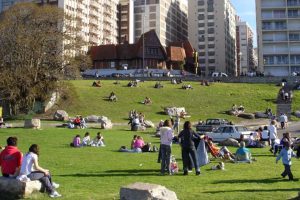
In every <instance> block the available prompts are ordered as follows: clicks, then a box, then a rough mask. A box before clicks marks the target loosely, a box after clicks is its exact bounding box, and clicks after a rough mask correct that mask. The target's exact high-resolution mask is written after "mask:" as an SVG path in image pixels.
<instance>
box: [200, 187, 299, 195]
mask: <svg viewBox="0 0 300 200" xmlns="http://www.w3.org/2000/svg"><path fill="white" fill-rule="evenodd" d="M279 191H281V192H298V191H299V188H285V189H283V188H282V189H278V188H274V189H246V190H218V191H207V192H203V193H210V194H218V193H228V192H279Z"/></svg>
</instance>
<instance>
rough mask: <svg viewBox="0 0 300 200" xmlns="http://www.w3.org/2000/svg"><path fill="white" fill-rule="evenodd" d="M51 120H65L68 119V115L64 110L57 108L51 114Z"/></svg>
mask: <svg viewBox="0 0 300 200" xmlns="http://www.w3.org/2000/svg"><path fill="white" fill-rule="evenodd" d="M53 120H56V121H67V120H69V115H68V113H67V112H66V111H64V110H57V111H56V112H55V113H54V115H53Z"/></svg>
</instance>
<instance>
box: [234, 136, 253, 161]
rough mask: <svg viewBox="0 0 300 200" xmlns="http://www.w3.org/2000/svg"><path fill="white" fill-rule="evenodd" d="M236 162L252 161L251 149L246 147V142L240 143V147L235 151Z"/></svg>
mask: <svg viewBox="0 0 300 200" xmlns="http://www.w3.org/2000/svg"><path fill="white" fill-rule="evenodd" d="M235 162H249V163H250V162H251V153H250V150H249V149H247V148H246V147H245V142H244V141H242V142H241V143H240V147H239V148H238V149H237V150H236V153H235Z"/></svg>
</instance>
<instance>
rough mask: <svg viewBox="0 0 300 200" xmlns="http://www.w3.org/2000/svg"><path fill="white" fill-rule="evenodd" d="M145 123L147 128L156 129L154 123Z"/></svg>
mask: <svg viewBox="0 0 300 200" xmlns="http://www.w3.org/2000/svg"><path fill="white" fill-rule="evenodd" d="M144 123H145V126H146V128H154V127H155V125H154V124H153V122H151V121H150V120H145V122H144Z"/></svg>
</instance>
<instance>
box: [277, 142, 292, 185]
mask: <svg viewBox="0 0 300 200" xmlns="http://www.w3.org/2000/svg"><path fill="white" fill-rule="evenodd" d="M283 145H284V148H283V149H282V150H281V151H280V153H279V155H278V156H277V158H276V163H278V161H279V160H280V159H281V158H282V164H283V165H284V171H283V172H282V173H281V176H282V177H283V178H285V177H286V176H288V177H289V180H290V181H291V180H293V179H294V177H293V174H292V171H291V165H292V157H296V154H295V153H294V152H293V150H292V149H291V145H290V143H289V142H284V144H283Z"/></svg>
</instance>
